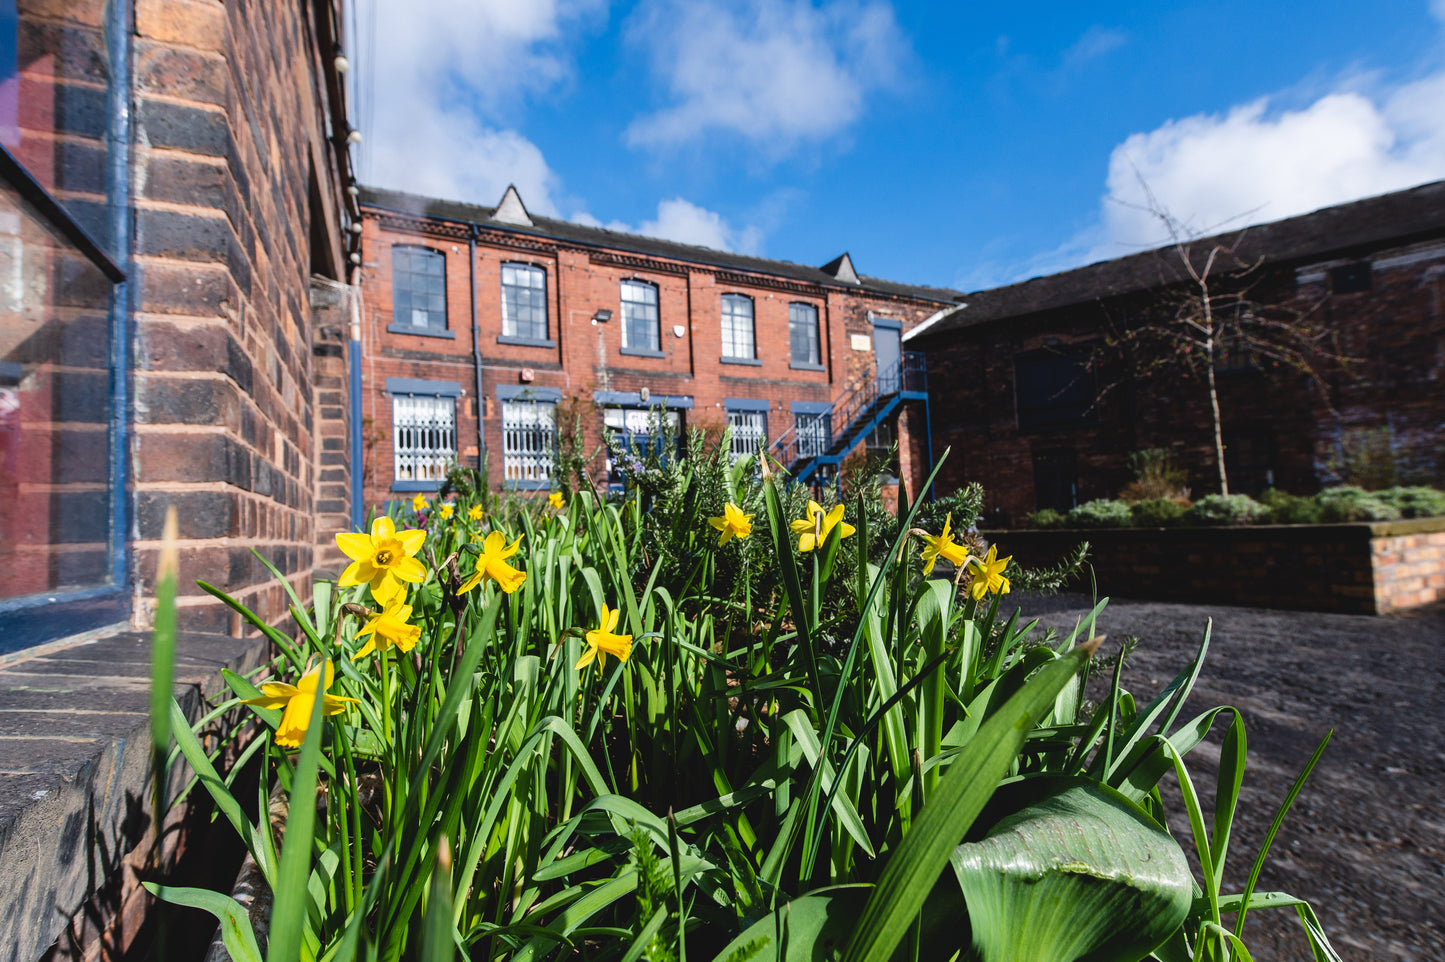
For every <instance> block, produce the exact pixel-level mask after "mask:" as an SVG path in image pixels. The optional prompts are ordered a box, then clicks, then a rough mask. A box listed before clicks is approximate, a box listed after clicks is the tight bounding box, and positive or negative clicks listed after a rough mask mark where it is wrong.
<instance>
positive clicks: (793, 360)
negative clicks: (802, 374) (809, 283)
mask: <svg viewBox="0 0 1445 962" xmlns="http://www.w3.org/2000/svg"><path fill="white" fill-rule="evenodd" d="M800 315H807V317H800ZM803 327H806V328H807V329H808V330H809V331H811V334H810V336H809V337H808V340H809V341H810V342H811V343H810V344H809V347H810V348H811V349H812V356H811V357H801V358H800V357H798V351H797V348H798V339H797V336H796V333H795V332H796V331H797V330H798V329H799V328H803ZM788 358H789V363H790V364H792V365H793V366H794V367H810V368H811V367H822V366H823V332H822V327H821V325H820V323H819V318H818V308H817V306H816V305H813V304H805V303H803V302H802V301H794V302H793V303H791V304H789V305H788Z"/></svg>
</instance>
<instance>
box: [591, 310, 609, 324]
mask: <svg viewBox="0 0 1445 962" xmlns="http://www.w3.org/2000/svg"><path fill="white" fill-rule="evenodd" d="M610 320H612V312H611V311H609V310H608V309H607V308H605V307H604V308H601V309H600V310H598V312H597V313H596V314H593V315H592V323H593V324H606V323H607V322H608V321H610Z"/></svg>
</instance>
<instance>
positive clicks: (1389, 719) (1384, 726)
mask: <svg viewBox="0 0 1445 962" xmlns="http://www.w3.org/2000/svg"><path fill="white" fill-rule="evenodd" d="M1008 600H1010V601H1013V600H1017V601H1018V602H1019V605H1020V607H1021V608H1022V610H1023V611H1024V614H1025V615H1026V616H1028V617H1037V618H1039V619H1040V622H1041V623H1042V624H1043V625H1044V626H1045V627H1060V628H1064V629H1065V630H1068V629H1071V628H1072V627H1073V626H1074V624H1075V622H1076V620H1077V619H1078V618H1079V617H1080V616H1082V615H1084V614H1086V613H1087V612H1088V610H1089V608H1090V607H1091V605H1090V603H1089V599H1088V598H1086V597H1084V596H1082V595H1058V596H1053V597H1030V596H1017V597H1013V596H1011V597H1010V598H1009V599H1008ZM1211 618H1212V619H1213V622H1214V628H1213V635H1212V642H1211V645H1210V651H1209V655H1208V658H1207V660H1206V662H1205V666H1204V671H1203V673H1202V675H1201V676H1200V679H1199V682H1198V684H1197V685H1196V686H1195V689H1194V694H1193V696H1192V697H1191V699H1190V701H1189V703H1188V704H1187V705H1186V707H1185V712H1184V715H1183V717H1184V718H1190V717H1193V716H1194V715H1197V714H1199V713H1200V712H1202V711H1204V710H1206V709H1208V708H1211V707H1214V706H1216V705H1226V704H1227V705H1233V706H1235V707H1237V708H1238V709H1239V710H1240V712H1241V713H1242V715H1243V717H1244V721H1245V727H1246V732H1247V734H1248V748H1249V760H1248V765H1247V768H1246V773H1245V780H1244V789H1243V792H1242V794H1241V798H1240V805H1239V810H1238V814H1237V817H1236V822H1235V834H1234V837H1233V841H1232V843H1231V846H1230V850H1229V859H1228V863H1227V867H1226V891H1235V892H1237V891H1239V890H1240V889H1242V887H1243V884H1244V881H1245V878H1246V877H1247V874H1248V871H1249V866H1250V863H1251V862H1252V861H1253V859H1254V856H1255V854H1256V852H1257V851H1258V849H1259V845H1260V843H1261V842H1262V840H1263V837H1264V833H1265V832H1266V831H1267V830H1268V828H1269V823H1270V821H1271V819H1272V818H1273V816H1274V812H1275V809H1276V807H1277V806H1278V804H1279V802H1280V800H1281V799H1282V798H1283V797H1284V794H1285V792H1286V791H1287V790H1288V788H1289V785H1290V783H1291V781H1292V780H1293V779H1294V777H1295V775H1296V774H1297V773H1298V771H1299V769H1300V767H1301V766H1302V765H1303V764H1304V763H1305V762H1306V761H1307V760H1308V758H1309V756H1310V753H1311V752H1312V751H1313V750H1314V748H1315V746H1316V745H1317V744H1318V742H1319V740H1320V739H1321V738H1322V737H1323V736H1324V734H1325V732H1326V731H1328V730H1330V729H1334V738H1333V740H1332V741H1331V743H1330V746H1329V748H1328V749H1326V752H1325V755H1324V757H1323V758H1322V759H1321V761H1320V764H1319V766H1318V767H1317V768H1316V769H1315V772H1314V775H1313V776H1312V777H1311V779H1310V781H1309V783H1308V784H1307V785H1306V786H1305V789H1304V791H1303V793H1302V794H1301V795H1300V797H1299V800H1298V801H1297V802H1296V803H1295V806H1294V808H1293V810H1292V811H1291V813H1290V816H1289V818H1288V820H1287V821H1286V822H1285V825H1284V828H1283V830H1282V831H1281V832H1280V835H1279V836H1278V837H1277V838H1276V839H1275V843H1274V847H1273V849H1272V850H1271V854H1270V859H1269V862H1268V863H1267V865H1266V867H1265V870H1264V874H1263V876H1262V878H1261V881H1260V885H1259V889H1260V890H1261V891H1269V890H1280V891H1285V892H1289V893H1290V894H1292V895H1295V896H1297V897H1299V898H1303V899H1306V900H1308V901H1309V902H1310V903H1311V904H1312V905H1313V906H1314V908H1315V911H1316V913H1317V914H1318V915H1319V918H1320V921H1321V922H1322V923H1323V925H1324V928H1325V931H1326V933H1327V934H1328V935H1329V938H1330V940H1331V942H1332V943H1333V945H1334V947H1335V949H1336V950H1337V951H1338V952H1339V953H1340V956H1341V957H1342V958H1343V959H1345V960H1359V962H1364V960H1377V959H1378V960H1418V962H1426V960H1441V959H1445V800H1442V795H1445V605H1434V606H1431V607H1429V608H1425V609H1419V610H1417V611H1415V612H1414V613H1411V614H1405V615H1395V616H1385V617H1369V616H1358V615H1330V614H1318V613H1312V612H1292V611H1272V610H1260V609H1249V608H1231V607H1223V606H1218V607H1211V606H1208V605H1180V604H1163V603H1158V602H1139V601H1125V600H1119V601H1112V602H1111V603H1110V604H1109V606H1108V607H1107V608H1106V609H1105V611H1104V613H1103V614H1102V615H1101V616H1100V620H1099V628H1098V630H1099V631H1100V632H1103V633H1105V634H1107V635H1108V636H1109V637H1108V642H1107V643H1106V646H1105V648H1104V653H1105V654H1108V653H1112V652H1114V651H1117V650H1118V645H1119V644H1120V642H1121V641H1122V640H1123V639H1124V638H1126V637H1128V636H1134V637H1135V638H1137V639H1138V648H1137V650H1136V651H1135V652H1134V654H1133V655H1132V656H1131V657H1130V659H1129V660H1128V661H1127V662H1126V666H1125V671H1124V682H1123V683H1124V686H1125V687H1126V688H1128V689H1130V690H1131V691H1132V692H1133V693H1134V695H1135V697H1136V698H1137V699H1138V701H1139V703H1140V704H1141V706H1142V705H1143V704H1145V703H1147V702H1148V700H1149V699H1150V698H1152V697H1153V696H1154V694H1155V693H1157V692H1158V691H1159V690H1160V689H1161V688H1162V687H1163V686H1164V685H1166V684H1168V682H1169V681H1170V680H1171V679H1172V678H1173V677H1174V675H1175V674H1176V673H1177V672H1178V670H1179V668H1180V667H1181V666H1182V665H1183V664H1184V663H1185V662H1186V661H1187V660H1188V659H1189V658H1190V657H1191V656H1192V654H1193V653H1194V651H1195V649H1196V648H1197V647H1198V644H1199V641H1200V639H1201V637H1202V636H1203V632H1204V627H1205V624H1206V622H1207V620H1208V619H1211ZM1218 744H1219V737H1218V735H1214V736H1212V737H1211V740H1210V741H1209V742H1206V743H1205V744H1202V745H1200V746H1199V747H1198V748H1196V749H1195V751H1194V752H1193V753H1191V755H1190V756H1188V759H1187V760H1188V761H1189V762H1190V765H1189V770H1190V774H1191V775H1192V777H1193V779H1194V781H1195V783H1196V787H1197V788H1198V789H1199V790H1200V792H1201V794H1202V795H1204V796H1206V798H1205V800H1204V804H1205V806H1206V813H1207V812H1209V811H1211V810H1212V805H1213V795H1214V777H1215V774H1214V772H1215V765H1216V764H1217V760H1218V750H1217V746H1218ZM1167 781H1172V776H1169V778H1168V779H1167ZM1171 794H1172V793H1168V792H1166V802H1168V803H1170V804H1171V806H1173V807H1174V810H1175V811H1182V810H1181V809H1178V808H1177V795H1176V796H1174V797H1173V798H1172V799H1171V798H1169V795H1171ZM1171 827H1172V830H1173V832H1174V835H1175V837H1176V838H1178V839H1180V841H1181V844H1183V845H1184V847H1185V849H1186V851H1190V850H1192V848H1193V843H1192V841H1191V840H1190V834H1189V830H1188V826H1187V823H1185V822H1184V821H1183V820H1182V818H1181V820H1180V821H1179V822H1178V823H1177V824H1173V820H1172V819H1171ZM1244 937H1245V942H1246V944H1247V945H1248V946H1249V948H1250V951H1251V953H1252V954H1253V956H1254V958H1255V959H1257V960H1261V962H1263V960H1291V962H1293V960H1296V959H1298V960H1302V962H1304V960H1309V959H1310V958H1311V955H1310V952H1309V948H1308V943H1307V942H1306V941H1305V938H1304V936H1303V934H1302V932H1301V930H1300V927H1299V922H1298V920H1297V918H1296V916H1295V915H1294V913H1293V911H1292V910H1289V909H1275V910H1268V911H1257V912H1253V913H1250V915H1249V917H1248V921H1247V923H1246V928H1245V933H1244Z"/></svg>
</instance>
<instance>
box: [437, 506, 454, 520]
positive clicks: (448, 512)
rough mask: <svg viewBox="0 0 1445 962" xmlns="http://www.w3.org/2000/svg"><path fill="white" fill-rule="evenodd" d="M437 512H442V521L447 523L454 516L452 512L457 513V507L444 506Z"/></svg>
mask: <svg viewBox="0 0 1445 962" xmlns="http://www.w3.org/2000/svg"><path fill="white" fill-rule="evenodd" d="M437 510H439V511H440V512H441V516H442V520H443V521H445V520H447V519H448V518H450V517H451V516H452V512H454V511H456V507H455V506H454V505H450V504H444V505H442V506H441V507H440V508H438V509H437Z"/></svg>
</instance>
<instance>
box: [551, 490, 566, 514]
mask: <svg viewBox="0 0 1445 962" xmlns="http://www.w3.org/2000/svg"><path fill="white" fill-rule="evenodd" d="M547 504H549V505H551V506H552V507H554V508H556V509H557V510H559V511H560V510H562V508H563V506H564V502H563V501H562V492H561V491H553V492H552V493H551V494H549V495H547Z"/></svg>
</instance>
